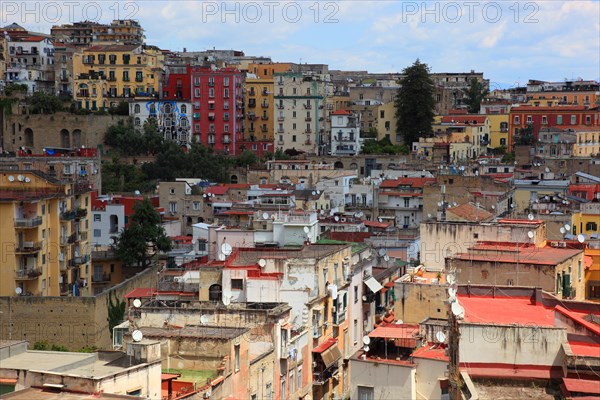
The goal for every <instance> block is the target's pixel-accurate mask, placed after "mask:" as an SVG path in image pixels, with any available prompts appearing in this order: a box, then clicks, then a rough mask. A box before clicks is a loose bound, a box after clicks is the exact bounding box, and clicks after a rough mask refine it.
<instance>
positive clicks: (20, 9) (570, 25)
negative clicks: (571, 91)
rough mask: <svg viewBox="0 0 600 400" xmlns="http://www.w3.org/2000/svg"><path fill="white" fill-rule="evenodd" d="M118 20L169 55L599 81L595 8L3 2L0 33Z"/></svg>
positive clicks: (519, 79) (512, 80) (561, 4)
mask: <svg viewBox="0 0 600 400" xmlns="http://www.w3.org/2000/svg"><path fill="white" fill-rule="evenodd" d="M115 18H121V19H125V18H133V19H137V20H139V22H140V23H141V25H142V27H143V28H144V29H145V31H146V32H145V34H146V43H148V44H153V45H157V46H159V47H161V48H163V49H169V50H179V51H181V50H183V49H184V48H186V49H187V50H188V51H192V50H207V49H212V48H216V49H227V50H230V49H234V50H241V51H243V52H244V53H245V54H246V55H255V56H270V57H271V58H272V59H273V61H281V62H285V61H289V62H302V63H305V62H306V63H323V64H328V65H329V68H330V69H342V70H367V71H369V72H400V71H401V70H402V69H403V68H405V67H407V66H409V65H410V64H412V63H413V62H414V61H415V60H416V59H417V58H419V59H420V60H421V62H424V63H426V64H428V65H429V66H430V69H431V71H432V72H465V71H470V70H475V71H477V72H483V73H484V77H485V78H487V79H490V82H491V83H490V86H491V88H509V87H515V86H519V85H524V84H525V83H526V82H527V81H528V80H529V79H540V80H548V81H563V80H565V79H569V80H572V79H578V78H582V79H592V80H596V81H600V0H593V1H592V0H590V1H513V0H510V1H470V0H465V1H439V2H423V1H386V0H370V1H349V0H341V1H329V0H323V1H317V0H296V1H286V0H273V1H271V0H265V1H201V0H197V1H184V0H174V1H154V0H148V1H115V0H110V1H75V0H65V1H52V0H50V1H22V0H18V1H17V0H15V1H12V0H3V1H2V2H0V25H2V26H4V25H7V24H10V23H12V22H16V23H18V24H20V25H22V26H24V27H25V28H27V29H30V30H33V31H39V32H49V31H50V27H51V26H52V25H56V24H62V23H70V22H75V21H80V20H85V19H88V20H93V21H98V22H102V23H107V22H109V21H110V20H112V19H115Z"/></svg>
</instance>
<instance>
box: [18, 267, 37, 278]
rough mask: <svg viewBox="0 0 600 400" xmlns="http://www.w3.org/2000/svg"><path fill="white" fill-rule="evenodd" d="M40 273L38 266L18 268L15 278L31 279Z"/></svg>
mask: <svg viewBox="0 0 600 400" xmlns="http://www.w3.org/2000/svg"><path fill="white" fill-rule="evenodd" d="M41 274H42V270H41V269H40V268H24V269H18V270H17V276H16V279H17V280H20V281H27V280H31V279H37V277H38V276H40V275H41Z"/></svg>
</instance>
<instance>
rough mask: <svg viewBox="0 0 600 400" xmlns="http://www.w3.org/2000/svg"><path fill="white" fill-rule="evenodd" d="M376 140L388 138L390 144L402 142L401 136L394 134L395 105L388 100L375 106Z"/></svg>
mask: <svg viewBox="0 0 600 400" xmlns="http://www.w3.org/2000/svg"><path fill="white" fill-rule="evenodd" d="M376 112H377V140H381V139H383V138H386V137H387V138H388V139H389V140H390V142H392V144H403V143H402V136H401V135H400V134H396V107H395V106H394V102H393V101H390V102H387V103H384V104H382V105H380V106H378V107H377V110H376Z"/></svg>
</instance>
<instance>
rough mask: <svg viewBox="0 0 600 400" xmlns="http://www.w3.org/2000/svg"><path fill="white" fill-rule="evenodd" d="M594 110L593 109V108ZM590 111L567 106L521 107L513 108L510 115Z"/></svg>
mask: <svg viewBox="0 0 600 400" xmlns="http://www.w3.org/2000/svg"><path fill="white" fill-rule="evenodd" d="M591 109H593V107H592V108H591ZM586 110H588V107H586V106H572V105H566V106H561V105H558V106H550V107H547V106H525V105H519V106H513V107H511V109H510V113H511V114H515V113H518V112H522V111H528V112H532V111H543V112H548V111H556V112H563V111H586Z"/></svg>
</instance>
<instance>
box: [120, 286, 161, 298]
mask: <svg viewBox="0 0 600 400" xmlns="http://www.w3.org/2000/svg"><path fill="white" fill-rule="evenodd" d="M155 292H156V291H155V289H154V288H136V289H133V290H132V291H131V292H129V293H127V294H126V295H125V296H123V297H125V298H126V299H143V298H148V297H152V296H153V295H154V293H155Z"/></svg>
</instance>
